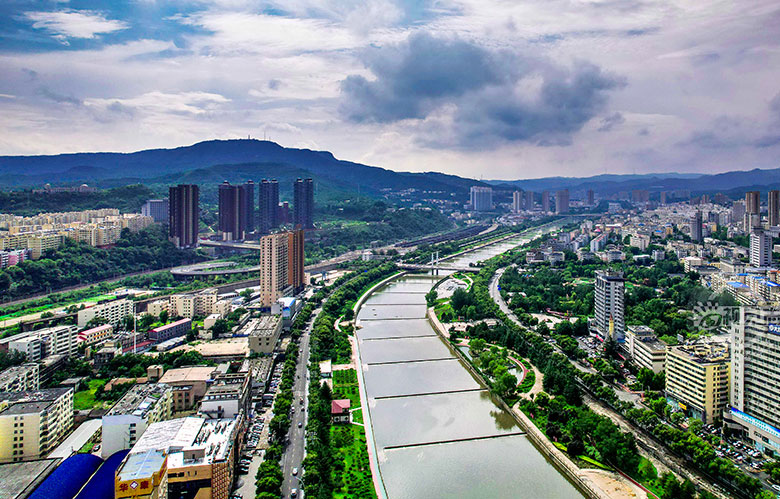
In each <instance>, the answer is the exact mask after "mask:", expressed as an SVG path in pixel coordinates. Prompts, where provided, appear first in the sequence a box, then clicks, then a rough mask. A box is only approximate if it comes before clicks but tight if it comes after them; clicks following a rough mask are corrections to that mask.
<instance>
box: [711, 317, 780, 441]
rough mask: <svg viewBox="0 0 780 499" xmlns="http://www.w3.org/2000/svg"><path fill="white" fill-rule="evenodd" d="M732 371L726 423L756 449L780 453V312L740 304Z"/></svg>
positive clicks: (735, 330) (733, 343)
mask: <svg viewBox="0 0 780 499" xmlns="http://www.w3.org/2000/svg"><path fill="white" fill-rule="evenodd" d="M731 337H732V345H733V348H734V352H733V368H732V369H733V371H732V376H731V407H730V408H729V410H727V411H726V414H725V416H726V422H727V423H729V426H730V427H732V428H736V429H741V430H743V431H744V433H745V434H746V436H747V437H748V438H750V440H752V441H753V442H754V444H755V446H756V448H758V449H760V450H763V451H767V452H772V453H774V454H779V453H780V412H778V408H780V361H778V359H780V312H779V311H776V310H760V309H756V308H751V307H742V309H741V311H740V320H739V324H737V325H735V326H734V327H733V328H732V336H731Z"/></svg>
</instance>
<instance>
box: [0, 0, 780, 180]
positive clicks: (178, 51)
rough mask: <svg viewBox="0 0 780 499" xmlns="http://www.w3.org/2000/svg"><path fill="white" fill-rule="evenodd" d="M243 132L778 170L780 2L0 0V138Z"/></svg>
mask: <svg viewBox="0 0 780 499" xmlns="http://www.w3.org/2000/svg"><path fill="white" fill-rule="evenodd" d="M247 136H252V137H254V138H263V137H266V138H269V139H270V140H273V141H275V142H278V143H280V144H281V145H284V146H287V147H299V148H310V149H317V150H328V151H331V152H333V154H334V155H335V156H336V157H338V158H340V159H347V160H351V161H357V162H361V163H365V164H369V165H375V166H383V167H386V168H391V169H394V170H403V171H442V172H446V173H453V174H457V175H463V176H468V177H473V178H484V179H520V178H538V177H546V176H554V175H561V176H578V177H579V176H589V175H598V174H603V173H611V174H614V173H661V172H703V173H708V172H721V171H728V170H740V169H752V168H777V167H780V164H778V158H780V2H777V0H750V1H741V2H735V1H733V0H730V1H719V0H510V1H501V0H441V1H419V2H417V1H412V0H364V1H356V0H285V1H281V0H280V1H251V2H250V1H244V0H202V1H186V0H168V1H155V0H125V1H112V2H105V1H95V0H70V1H68V0H56V1H55V0H34V1H30V0H28V1H20V0H3V1H2V3H0V155H22V154H23V155H27V154H57V153H62V152H78V151H120V152H130V151H135V150H140V149H148V148H158V147H177V146H181V145H189V144H192V143H195V142H198V141H201V140H208V139H228V138H240V137H247Z"/></svg>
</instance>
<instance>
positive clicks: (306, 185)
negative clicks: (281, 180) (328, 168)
mask: <svg viewBox="0 0 780 499" xmlns="http://www.w3.org/2000/svg"><path fill="white" fill-rule="evenodd" d="M293 209H294V210H295V212H294V213H295V216H294V220H293V223H294V224H295V225H300V226H301V228H303V229H313V228H314V181H313V180H312V179H310V178H307V179H302V178H299V179H298V180H296V181H295V184H294V185H293Z"/></svg>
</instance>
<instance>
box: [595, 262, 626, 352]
mask: <svg viewBox="0 0 780 499" xmlns="http://www.w3.org/2000/svg"><path fill="white" fill-rule="evenodd" d="M624 294H625V279H623V273H622V272H613V271H609V270H599V271H596V284H595V311H596V329H597V331H598V333H599V335H600V336H601V337H602V338H604V339H606V338H607V337H611V338H612V339H613V340H615V341H617V342H623V341H624V339H625V328H626V323H625V299H624Z"/></svg>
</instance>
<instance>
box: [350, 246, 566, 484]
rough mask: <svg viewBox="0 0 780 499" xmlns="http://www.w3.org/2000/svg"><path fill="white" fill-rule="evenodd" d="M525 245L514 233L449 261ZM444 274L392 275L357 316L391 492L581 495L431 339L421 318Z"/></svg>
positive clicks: (365, 378)
mask: <svg viewBox="0 0 780 499" xmlns="http://www.w3.org/2000/svg"><path fill="white" fill-rule="evenodd" d="M527 241H528V237H527V236H518V237H515V238H512V239H510V240H507V241H504V242H502V243H498V244H495V245H493V246H490V247H486V248H482V249H480V250H477V251H475V252H473V253H469V254H467V255H461V256H458V257H455V258H454V259H452V260H451V261H452V262H453V263H456V264H457V265H458V266H463V265H466V266H467V265H469V264H470V263H474V262H478V261H482V260H485V259H487V258H491V257H493V256H495V255H497V254H500V253H503V252H504V251H507V250H508V249H511V248H513V247H516V246H517V245H519V244H523V243H525V242H527ZM444 275H446V273H445V272H442V273H441V275H439V276H425V275H415V276H406V277H403V278H401V279H398V280H396V281H394V282H392V283H390V284H388V285H386V286H384V287H383V288H382V289H380V290H379V291H377V293H375V294H374V295H373V296H372V297H371V298H370V299H369V300H367V302H366V304H365V305H364V306H363V307H362V308H361V310H360V312H359V313H358V318H359V325H360V326H361V327H360V328H359V329H358V331H357V333H356V334H357V338H358V345H359V352H360V361H361V368H362V376H363V381H364V386H365V390H366V394H367V396H368V398H369V401H368V406H369V414H370V418H371V428H372V429H373V438H374V442H375V444H376V447H377V455H378V457H379V467H380V474H381V478H382V481H383V483H384V485H385V489H386V491H387V494H388V496H389V497H390V499H401V498H403V499H406V498H410V499H416V498H431V497H458V498H461V497H462V498H483V497H491V498H494V497H499V498H503V497H506V498H528V499H547V498H550V499H552V498H569V497H581V496H580V494H579V493H578V492H577V491H576V489H575V488H574V487H573V486H572V485H571V484H570V483H569V482H567V481H566V480H565V479H564V478H563V477H562V476H561V475H559V474H558V472H557V471H556V470H555V469H554V468H553V467H552V466H551V465H550V464H549V463H548V462H547V461H546V460H545V459H544V458H543V457H542V456H541V454H539V453H538V451H537V450H536V448H535V447H533V445H531V444H530V442H529V441H528V440H527V438H526V437H525V436H522V435H518V433H519V432H520V428H519V427H518V426H517V424H516V422H515V420H514V418H513V417H512V415H511V414H509V413H507V412H506V411H504V410H503V409H502V406H501V405H499V403H498V401H497V400H496V399H495V398H494V397H493V396H492V395H491V394H490V392H489V391H488V390H486V389H485V387H483V386H481V385H480V384H479V383H478V382H477V380H476V379H475V378H474V377H473V376H472V375H471V374H470V372H469V371H468V369H467V367H466V366H465V365H463V364H462V363H461V361H460V360H459V359H458V358H457V357H455V355H454V353H453V352H452V351H451V350H450V349H449V348H448V347H447V345H446V344H445V343H444V342H443V341H442V340H441V339H439V338H438V336H435V331H434V330H433V329H432V328H431V326H430V324H429V323H428V322H427V320H426V319H425V318H424V317H425V313H426V306H425V293H426V292H428V291H429V290H430V289H431V287H432V286H433V285H434V284H435V283H436V282H437V281H438V280H439V279H441V277H442V276H444ZM437 359H439V360H437ZM387 362H392V363H387ZM453 441H454V442H453ZM442 442H449V443H442ZM410 446H411V447H410Z"/></svg>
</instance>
